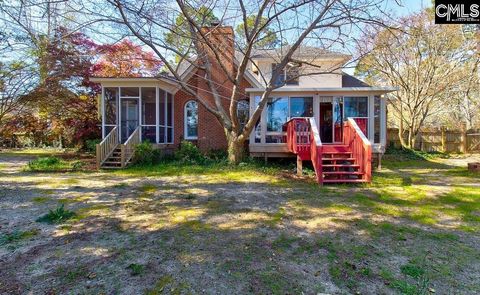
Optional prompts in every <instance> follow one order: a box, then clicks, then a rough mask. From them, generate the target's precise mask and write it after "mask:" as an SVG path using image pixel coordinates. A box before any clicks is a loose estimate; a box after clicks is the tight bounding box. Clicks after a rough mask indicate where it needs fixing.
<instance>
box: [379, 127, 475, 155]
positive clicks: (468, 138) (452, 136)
mask: <svg viewBox="0 0 480 295" xmlns="http://www.w3.org/2000/svg"><path fill="white" fill-rule="evenodd" d="M405 140H406V138H405ZM387 146H394V147H400V146H401V145H400V139H399V137H398V129H397V128H388V131H387ZM415 148H416V149H419V150H422V151H425V152H434V151H437V152H454V153H471V152H473V153H475V152H480V129H477V130H462V129H458V130H448V129H446V128H428V129H423V130H422V131H420V133H419V134H418V136H417V138H416V142H415Z"/></svg>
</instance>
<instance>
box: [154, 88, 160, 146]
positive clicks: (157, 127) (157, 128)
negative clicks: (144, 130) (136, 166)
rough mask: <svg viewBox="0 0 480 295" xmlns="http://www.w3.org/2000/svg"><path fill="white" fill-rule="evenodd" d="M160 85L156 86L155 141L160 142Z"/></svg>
mask: <svg viewBox="0 0 480 295" xmlns="http://www.w3.org/2000/svg"><path fill="white" fill-rule="evenodd" d="M158 93H159V91H158V86H157V87H155V141H156V143H159V142H160V111H159V109H158V108H159V107H160V100H159V99H158Z"/></svg>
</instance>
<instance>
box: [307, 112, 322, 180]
mask: <svg viewBox="0 0 480 295" xmlns="http://www.w3.org/2000/svg"><path fill="white" fill-rule="evenodd" d="M308 120H309V122H310V124H309V125H310V159H312V163H313V169H314V170H315V175H316V177H317V182H318V183H319V184H320V185H322V184H323V167H322V158H323V146H322V141H321V139H320V133H319V132H318V128H317V124H316V123H315V119H314V118H308Z"/></svg>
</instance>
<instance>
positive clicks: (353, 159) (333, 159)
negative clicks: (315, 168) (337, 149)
mask: <svg viewBox="0 0 480 295" xmlns="http://www.w3.org/2000/svg"><path fill="white" fill-rule="evenodd" d="M322 161H355V158H322Z"/></svg>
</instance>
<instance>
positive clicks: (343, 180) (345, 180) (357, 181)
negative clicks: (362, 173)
mask: <svg viewBox="0 0 480 295" xmlns="http://www.w3.org/2000/svg"><path fill="white" fill-rule="evenodd" d="M361 182H366V181H365V180H364V179H324V180H323V183H361Z"/></svg>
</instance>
